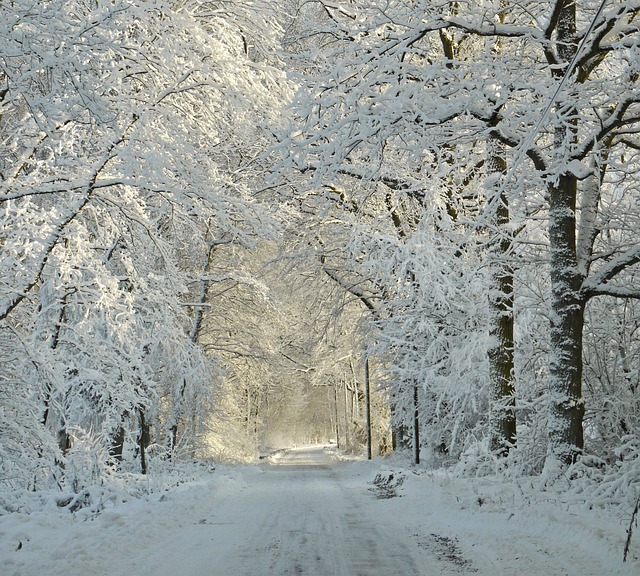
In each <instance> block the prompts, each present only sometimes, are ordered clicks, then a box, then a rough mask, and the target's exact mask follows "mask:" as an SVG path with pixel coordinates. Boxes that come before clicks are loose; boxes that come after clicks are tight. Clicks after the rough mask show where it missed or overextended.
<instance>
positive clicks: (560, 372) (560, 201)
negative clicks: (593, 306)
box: [549, 175, 585, 466]
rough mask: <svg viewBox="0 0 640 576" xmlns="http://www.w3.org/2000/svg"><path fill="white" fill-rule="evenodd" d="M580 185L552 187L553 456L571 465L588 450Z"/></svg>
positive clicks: (567, 181)
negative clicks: (579, 254)
mask: <svg viewBox="0 0 640 576" xmlns="http://www.w3.org/2000/svg"><path fill="white" fill-rule="evenodd" d="M576 195H577V181H576V178H575V176H573V175H562V176H560V178H559V181H558V184H557V186H553V187H550V194H549V202H550V225H549V241H550V250H551V346H550V352H549V394H550V406H549V408H550V414H549V449H550V450H549V456H550V457H552V458H553V459H554V460H555V461H557V462H559V463H561V464H562V465H564V466H567V465H569V464H571V463H573V462H575V460H576V458H577V456H578V455H579V454H580V453H581V452H582V450H583V448H584V437H583V429H582V420H583V417H584V400H583V398H582V330H583V323H584V308H585V303H584V298H583V297H582V295H581V293H580V288H581V285H582V282H583V278H582V275H581V274H580V273H579V272H578V263H577V258H576V242H575V239H576V238H575V236H576V234H575V208H576Z"/></svg>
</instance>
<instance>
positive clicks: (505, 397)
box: [489, 143, 516, 456]
mask: <svg viewBox="0 0 640 576" xmlns="http://www.w3.org/2000/svg"><path fill="white" fill-rule="evenodd" d="M490 162H491V165H490V173H491V172H492V173H498V174H502V175H504V174H505V173H506V169H507V164H506V160H505V157H504V152H503V151H502V150H501V149H500V148H499V145H498V144H497V143H494V150H493V151H492V158H491V160H490ZM509 222H510V214H509V201H508V199H507V197H506V195H505V194H502V195H501V196H500V198H498V199H497V206H496V212H495V217H494V223H495V227H496V231H497V234H498V235H499V239H498V240H497V242H494V243H493V246H492V248H493V254H492V256H493V258H494V264H493V281H494V284H495V286H494V288H495V289H496V291H495V295H493V296H491V297H490V304H491V308H492V316H493V321H492V323H491V326H490V329H489V332H490V335H491V336H493V338H494V340H495V345H494V347H493V348H492V349H491V350H489V370H490V374H491V384H492V387H493V401H494V409H493V414H494V426H493V436H492V439H491V444H492V446H491V447H492V450H494V451H496V452H497V453H499V454H500V455H502V456H506V455H507V454H508V453H509V449H510V448H511V447H512V446H514V445H515V443H516V414H515V383H514V364H513V351H514V343H513V267H512V266H511V264H510V263H509V260H508V259H509V258H510V255H509V252H510V250H511V247H512V238H511V234H510V232H509V231H508V229H507V226H508V225H509Z"/></svg>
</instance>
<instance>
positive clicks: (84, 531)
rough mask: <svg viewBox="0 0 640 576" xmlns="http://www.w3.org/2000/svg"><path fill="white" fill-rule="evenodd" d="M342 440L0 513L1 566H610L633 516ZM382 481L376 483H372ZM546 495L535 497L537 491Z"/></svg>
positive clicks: (276, 571) (465, 569) (108, 570)
mask: <svg viewBox="0 0 640 576" xmlns="http://www.w3.org/2000/svg"><path fill="white" fill-rule="evenodd" d="M392 464H393V461H389V460H383V459H378V460H374V461H373V462H367V461H344V460H340V459H339V458H338V457H337V456H336V454H335V448H330V447H305V448H298V449H293V450H286V451H279V452H278V453H276V454H274V455H273V456H272V457H271V458H269V459H267V460H265V461H263V462H262V463H260V464H259V465H255V466H248V465H244V466H238V467H223V466H218V465H216V468H215V470H214V471H210V470H209V471H206V469H204V468H203V473H202V474H201V478H199V479H198V480H196V481H191V482H188V483H185V484H183V485H181V486H180V487H179V488H177V489H172V490H171V491H167V492H161V493H155V494H154V493H152V494H150V495H148V497H147V498H146V499H139V500H133V501H129V502H124V503H120V504H118V505H117V506H113V507H111V508H108V509H106V510H104V511H103V512H102V513H100V514H97V515H95V514H93V515H91V514H89V513H83V512H84V511H83V510H81V511H79V512H77V513H76V514H69V513H68V512H62V511H61V510H60V509H58V508H57V507H55V506H44V507H42V509H40V510H38V511H33V512H32V513H30V514H27V513H22V512H14V513H11V514H4V515H2V516H0V573H1V574H2V575H3V576H36V575H38V576H40V575H45V574H46V575H47V576H76V575H78V576H94V575H109V576H120V575H122V576H124V575H127V576H146V575H149V576H151V575H153V576H165V575H166V576H169V575H171V576H174V575H176V574H180V575H181V576H199V575H205V574H207V575H215V576H243V575H247V576H248V575H251V576H260V575H267V574H269V575H288V574H291V575H293V574H309V575H311V574H313V575H316V576H334V575H344V576H347V575H348V576H358V575H362V576H376V575H391V574H393V575H394V576H395V575H412V574H421V575H427V576H428V575H443V574H444V575H449V574H477V575H479V576H482V575H487V576H501V575H505V576H507V575H509V576H512V575H513V574H518V575H519V576H528V575H531V576H534V575H535V576H539V575H545V576H554V575H558V576H560V575H573V574H575V575H580V576H609V575H624V576H627V575H632V574H634V575H635V574H638V573H639V572H640V570H639V569H640V561H639V560H638V556H639V555H640V554H639V548H640V546H639V544H638V537H637V535H636V534H634V535H633V537H634V541H633V542H632V548H631V554H630V556H631V558H630V559H629V560H628V561H627V563H626V564H623V563H622V555H623V549H624V543H625V540H626V536H627V535H626V529H627V528H628V525H629V517H618V516H616V515H615V513H613V512H606V511H603V510H596V509H594V510H589V509H588V507H586V506H583V507H580V506H578V505H576V504H567V503H560V501H559V500H557V499H555V498H554V497H548V498H547V499H546V500H543V496H542V495H541V494H540V492H535V491H527V488H526V486H525V485H524V484H520V485H519V486H509V485H505V484H504V483H498V482H495V481H491V480H488V479H485V480H483V479H479V480H478V479H476V480H460V479H454V478H450V477H448V476H447V475H445V474H443V473H430V472H427V471H424V470H413V469H407V468H406V467H401V466H394V465H392ZM374 480H375V482H374ZM534 494H536V496H534Z"/></svg>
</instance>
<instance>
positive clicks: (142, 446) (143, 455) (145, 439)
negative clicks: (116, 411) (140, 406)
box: [138, 410, 151, 474]
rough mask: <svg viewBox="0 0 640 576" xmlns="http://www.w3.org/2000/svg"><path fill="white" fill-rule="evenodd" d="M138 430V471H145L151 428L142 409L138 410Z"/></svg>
mask: <svg viewBox="0 0 640 576" xmlns="http://www.w3.org/2000/svg"><path fill="white" fill-rule="evenodd" d="M138 417H139V421H140V431H139V432H138V451H139V453H140V472H142V474H146V473H147V446H149V444H150V443H151V430H150V427H149V422H148V421H147V419H146V417H145V415H144V410H140V411H139V412H138Z"/></svg>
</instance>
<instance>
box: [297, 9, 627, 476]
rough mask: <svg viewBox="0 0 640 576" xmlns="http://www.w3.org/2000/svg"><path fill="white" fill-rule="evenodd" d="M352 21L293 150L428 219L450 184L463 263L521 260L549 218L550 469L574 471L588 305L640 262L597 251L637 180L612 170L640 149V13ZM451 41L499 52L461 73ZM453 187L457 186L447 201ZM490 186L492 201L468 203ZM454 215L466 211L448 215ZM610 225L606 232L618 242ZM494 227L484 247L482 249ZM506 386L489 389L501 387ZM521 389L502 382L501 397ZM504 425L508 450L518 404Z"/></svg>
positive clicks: (403, 14)
mask: <svg viewBox="0 0 640 576" xmlns="http://www.w3.org/2000/svg"><path fill="white" fill-rule="evenodd" d="M349 10H350V16H352V18H351V17H349V18H344V19H341V20H340V21H339V25H337V26H335V27H334V29H333V33H334V34H335V35H336V36H338V37H339V38H340V39H341V40H342V42H341V43H340V44H339V45H337V44H334V45H332V46H330V47H329V49H328V51H327V53H326V55H325V58H326V60H327V61H328V62H331V66H327V67H326V68H322V69H321V70H320V71H319V73H318V74H317V75H316V76H315V77H313V78H311V79H309V80H308V81H307V83H306V85H305V89H304V90H303V91H301V92H300V94H299V98H298V112H299V114H300V116H301V118H302V120H303V122H304V123H305V124H304V129H303V130H302V131H300V132H297V133H295V134H294V135H293V137H292V138H291V141H290V142H289V143H288V147H289V149H290V150H291V155H290V159H291V164H292V165H294V166H298V167H300V168H303V169H304V168H308V167H312V168H313V171H314V175H315V182H316V183H318V184H322V183H323V182H326V181H327V180H331V179H335V178H336V177H338V175H340V174H341V173H344V172H350V173H353V174H356V175H357V177H358V178H366V179H370V180H371V181H373V182H384V181H385V180H386V181H391V180H392V181H394V182H397V181H400V182H402V183H403V188H402V191H403V194H404V196H405V197H407V198H409V197H414V198H423V199H427V198H428V200H426V201H424V202H423V206H424V208H428V207H429V206H433V205H437V202H441V205H443V204H442V202H443V200H444V198H445V197H446V196H447V195H446V193H445V194H443V190H452V188H451V187H450V183H456V185H457V189H456V190H454V194H455V198H457V200H456V201H454V202H452V201H451V198H452V197H451V196H450V195H449V196H448V199H447V200H445V202H444V206H443V211H442V212H441V215H440V216H436V218H437V220H436V221H437V222H438V224H437V226H438V227H440V229H444V228H443V226H442V222H443V219H442V215H445V214H447V215H448V216H449V218H450V219H451V218H454V219H455V220H456V222H457V223H458V226H459V227H461V228H462V229H463V230H462V233H461V236H460V238H459V240H458V242H460V244H459V245H460V246H466V247H467V249H468V248H469V247H472V246H473V245H480V244H485V245H486V244H487V242H488V244H489V245H493V246H500V245H502V246H504V249H505V254H504V256H510V255H511V253H513V250H514V249H515V246H517V251H518V252H519V258H520V259H522V258H523V257H526V255H527V250H526V248H527V246H528V243H529V242H530V241H531V240H533V238H532V237H529V238H528V239H527V238H525V236H526V235H527V230H531V232H533V233H534V234H537V219H538V218H539V217H540V216H541V215H542V214H544V215H545V217H546V218H547V219H548V220H547V221H548V226H547V230H546V233H545V237H544V238H543V239H542V240H543V242H547V243H548V250H549V251H548V259H547V262H548V265H549V271H550V272H549V282H550V289H549V292H548V306H549V314H548V317H549V318H550V322H551V330H550V336H549V341H548V345H549V362H548V371H549V373H548V379H547V381H548V387H547V391H548V395H547V398H548V403H549V417H548V436H549V452H548V459H547V463H548V464H549V467H550V469H553V468H554V467H555V466H556V465H557V464H559V465H560V466H561V467H564V466H567V465H569V464H571V463H572V462H573V461H575V459H576V457H577V456H578V455H579V454H580V453H581V452H582V450H583V448H584V437H583V423H582V420H583V415H584V400H583V396H582V389H581V386H582V368H581V367H582V349H583V348H582V345H583V344H582V341H583V316H584V310H585V306H586V303H587V302H588V300H589V299H590V298H591V297H593V296H594V295H604V294H608V295H611V296H614V297H625V296H630V297H635V296H637V294H638V289H637V287H636V286H635V285H632V286H631V287H628V288H625V287H624V286H623V285H622V284H619V283H617V282H616V279H617V278H623V277H624V275H625V271H627V270H630V269H633V267H634V266H635V265H636V264H637V262H638V255H639V252H638V248H637V244H635V243H628V242H627V240H622V241H621V242H620V243H618V244H617V245H616V246H611V244H610V243H609V242H607V244H608V246H609V248H610V249H609V250H608V251H606V252H605V251H603V252H600V249H599V246H600V245H601V242H602V240H603V239H602V238H601V236H602V228H601V227H600V222H599V218H600V214H601V209H602V205H603V199H604V198H606V197H609V196H610V195H611V194H615V193H616V186H615V185H614V184H613V182H614V180H615V178H616V176H617V177H618V178H622V179H626V178H629V175H630V172H632V171H633V168H631V169H630V168H629V167H628V166H627V167H626V168H624V167H622V166H621V165H620V164H619V163H617V162H616V161H615V160H614V159H615V158H619V157H621V156H622V155H626V156H628V155H629V153H631V154H633V151H635V150H636V149H637V142H636V141H635V132H636V130H637V126H638V101H639V98H638V88H637V82H638V77H637V54H636V51H635V40H634V38H635V35H636V32H637V24H636V23H635V21H636V17H637V12H638V6H637V3H635V2H623V1H620V2H614V3H608V4H607V3H596V2H589V1H585V2H569V1H564V0H559V1H558V2H555V3H553V4H552V5H551V6H550V5H549V4H548V3H542V2H539V3H538V2H534V3H529V4H528V5H527V7H526V9H525V8H524V7H523V6H522V5H521V4H519V3H515V2H514V3H511V2H499V3H494V4H491V3H490V4H489V5H487V4H486V3H482V4H480V3H478V4H474V3H471V4H466V5H465V8H464V10H461V9H460V6H459V5H458V3H453V2H452V3H447V4H444V5H437V6H436V5H433V4H432V3H429V2H398V3H393V4H392V5H387V4H386V3H378V2H375V1H374V2H357V3H355V4H353V5H350V6H349ZM452 38H453V40H451V39H452ZM457 41H464V43H465V44H466V45H468V46H473V45H474V44H475V45H477V46H486V43H487V41H489V42H490V43H491V45H492V46H494V47H495V46H497V45H499V49H490V50H477V51H474V50H473V47H471V48H469V54H471V56H470V57H469V58H468V59H465V58H460V57H459V56H457V55H456V54H455V52H453V51H452V50H451V48H452V47H454V46H455V45H456V42H457ZM443 47H444V51H443ZM443 52H444V57H443ZM492 142H493V143H498V145H501V146H503V147H504V163H505V164H504V167H503V168H501V169H499V170H497V171H496V169H495V167H494V168H493V169H490V168H489V167H488V166H487V162H486V160H488V159H489V158H490V157H491V156H492V154H491V152H490V150H491V149H495V144H492ZM482 156H484V168H482V169H481V170H480V171H479V170H478V169H479V168H480V167H481V166H482V164H479V163H478V161H480V162H482V161H483V158H482ZM479 157H480V158H479ZM614 172H615V175H614ZM483 174H484V177H483V176H482V175H483ZM525 174H526V175H527V176H526V179H525ZM443 176H444V180H445V181H446V182H448V184H449V186H445V187H442V188H440V189H438V185H441V183H442V182H443ZM496 176H497V177H496ZM482 180H484V186H485V190H487V192H486V194H484V197H485V199H484V201H483V200H482V196H481V195H479V194H469V192H468V191H470V188H472V187H476V186H478V185H479V184H480V183H481V182H482ZM465 188H466V189H467V192H465ZM456 204H457V206H456ZM507 207H508V208H509V211H510V216H509V222H507V219H506V212H505V210H506V208H507ZM454 208H461V209H460V210H457V211H456V213H455V214H454V213H453V212H452V209H454ZM534 216H535V218H534ZM421 218H422V219H424V216H422V217H421ZM498 223H500V224H501V226H496V224H498ZM460 225H462V226H460ZM522 225H525V226H526V229H525V230H524V236H523V237H522V238H520V239H519V241H516V242H515V244H514V247H508V246H507V245H506V244H504V243H502V244H501V241H500V240H499V238H500V237H501V236H502V237H503V238H509V237H510V235H511V234H512V232H513V230H514V227H515V228H518V229H520V227H521V226H522ZM613 225H614V221H613V220H611V219H609V220H608V221H607V226H606V228H607V231H608V232H607V233H608V234H610V233H611V232H613V230H612V226H613ZM450 229H451V228H450ZM488 229H489V230H491V232H492V233H491V234H489V237H487V236H486V234H485V235H483V231H485V232H486V230H488ZM623 229H624V228H620V229H619V230H617V231H616V233H623ZM625 230H626V229H625ZM623 235H625V236H626V232H624V233H623ZM525 240H526V243H525ZM535 241H536V242H538V241H539V239H535ZM452 242H453V243H454V244H455V240H454V239H453V238H452ZM511 242H512V241H511V240H509V243H511ZM446 254H447V257H450V252H448V251H447V252H446ZM414 259H415V260H416V261H417V262H419V261H420V260H421V259H424V254H422V255H419V254H418V253H415V257H414ZM505 265H507V266H509V263H508V262H505ZM506 270H507V269H506V268H503V272H499V271H498V279H500V278H502V279H503V281H505V284H504V285H503V286H502V295H501V296H500V297H499V298H498V299H495V298H494V299H493V301H494V302H496V303H499V305H500V306H502V307H503V308H505V307H508V305H509V300H510V298H511V296H510V294H509V291H510V286H509V282H508V280H507V276H505V272H506ZM504 312H505V310H504V309H503V311H502V313H503V314H504ZM503 333H504V332H503ZM493 356H494V358H497V356H496V355H493ZM507 363H508V362H507ZM505 365H506V364H505ZM503 376H504V375H503ZM501 378H502V377H500V378H498V380H497V381H496V382H494V383H493V386H494V387H496V388H497V389H499V387H501V386H502V384H503V382H502V381H500V380H501ZM512 387H513V385H512V383H508V384H507V396H506V397H507V398H509V397H510V395H511V390H512ZM503 414H505V415H506V416H507V418H506V419H505V420H504V423H505V424H509V425H508V430H504V431H503V433H504V435H505V436H506V437H507V438H505V440H510V439H512V437H513V427H512V424H510V423H509V419H512V418H513V403H512V401H509V402H508V403H507V404H506V405H504V406H503Z"/></svg>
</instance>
